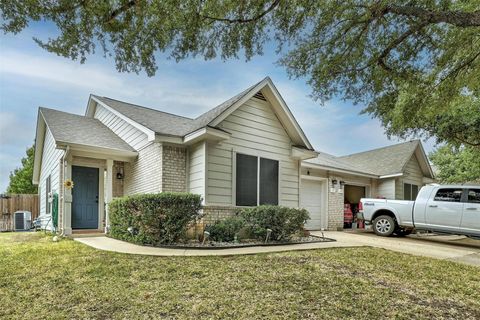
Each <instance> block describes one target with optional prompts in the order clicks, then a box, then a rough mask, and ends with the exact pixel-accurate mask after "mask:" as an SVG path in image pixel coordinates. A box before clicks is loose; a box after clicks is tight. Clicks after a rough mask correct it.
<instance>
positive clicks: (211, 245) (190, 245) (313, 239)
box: [158, 235, 336, 250]
mask: <svg viewBox="0 0 480 320" xmlns="http://www.w3.org/2000/svg"><path fill="white" fill-rule="evenodd" d="M333 241H336V240H335V239H331V238H326V237H317V236H312V235H310V236H306V237H293V238H291V239H290V240H289V241H274V240H269V241H268V242H267V243H265V241H258V240H242V241H241V242H238V243H235V242H217V241H207V242H205V244H202V242H200V241H190V242H185V243H175V244H171V245H161V246H158V247H160V248H170V249H171V248H178V249H210V250H211V249H231V248H247V247H268V246H284V245H291V244H303V243H319V242H333Z"/></svg>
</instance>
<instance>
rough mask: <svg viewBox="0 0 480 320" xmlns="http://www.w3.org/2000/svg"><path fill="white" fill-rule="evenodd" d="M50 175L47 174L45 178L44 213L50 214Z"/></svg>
mask: <svg viewBox="0 0 480 320" xmlns="http://www.w3.org/2000/svg"><path fill="white" fill-rule="evenodd" d="M51 179H52V178H51V176H48V177H47V179H45V213H46V214H50V202H49V198H50V192H51V191H52V182H51Z"/></svg>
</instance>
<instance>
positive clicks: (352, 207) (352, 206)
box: [343, 184, 366, 229]
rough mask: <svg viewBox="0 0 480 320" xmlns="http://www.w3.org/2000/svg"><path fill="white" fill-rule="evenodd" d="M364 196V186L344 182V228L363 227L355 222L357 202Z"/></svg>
mask: <svg viewBox="0 0 480 320" xmlns="http://www.w3.org/2000/svg"><path fill="white" fill-rule="evenodd" d="M365 196H366V187H362V186H354V185H348V184H346V185H345V186H344V221H343V228H344V229H357V228H364V226H363V223H361V224H358V223H357V213H358V204H359V203H360V199H361V198H365Z"/></svg>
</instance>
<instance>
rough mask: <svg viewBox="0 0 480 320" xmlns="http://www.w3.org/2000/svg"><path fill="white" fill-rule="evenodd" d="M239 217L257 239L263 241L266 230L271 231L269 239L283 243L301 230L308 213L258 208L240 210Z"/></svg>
mask: <svg viewBox="0 0 480 320" xmlns="http://www.w3.org/2000/svg"><path fill="white" fill-rule="evenodd" d="M239 214H240V216H241V217H242V218H243V219H244V220H245V224H246V226H247V228H248V229H249V230H250V232H251V233H252V234H253V235H254V236H255V237H256V238H258V239H265V237H266V235H267V229H271V230H272V233H271V235H270V239H272V240H279V241H284V240H288V239H289V238H290V237H291V236H293V235H294V234H296V233H299V232H301V231H302V230H303V225H304V223H305V221H306V220H308V219H309V214H308V211H307V210H305V209H295V208H288V207H282V206H270V205H265V206H258V207H253V208H248V209H242V210H241V211H240V213H239Z"/></svg>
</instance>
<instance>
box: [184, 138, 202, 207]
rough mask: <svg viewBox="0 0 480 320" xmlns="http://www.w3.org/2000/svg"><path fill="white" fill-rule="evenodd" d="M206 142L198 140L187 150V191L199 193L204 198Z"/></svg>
mask: <svg viewBox="0 0 480 320" xmlns="http://www.w3.org/2000/svg"><path fill="white" fill-rule="evenodd" d="M206 148H207V143H206V142H205V141H202V142H199V143H197V144H195V145H193V146H191V147H190V148H189V152H188V162H187V163H188V192H190V193H194V194H199V195H201V196H202V199H205V159H206V158H205V155H206Z"/></svg>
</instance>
